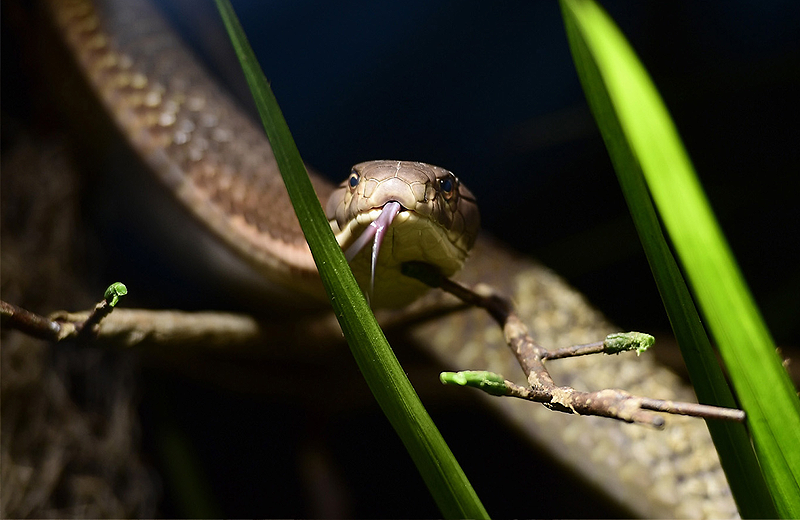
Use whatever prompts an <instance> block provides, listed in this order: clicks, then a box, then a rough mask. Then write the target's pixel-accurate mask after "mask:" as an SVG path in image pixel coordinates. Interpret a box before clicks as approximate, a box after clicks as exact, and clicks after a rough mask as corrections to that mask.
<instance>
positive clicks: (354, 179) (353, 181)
mask: <svg viewBox="0 0 800 520" xmlns="http://www.w3.org/2000/svg"><path fill="white" fill-rule="evenodd" d="M360 179H361V176H360V175H359V174H358V172H357V171H355V170H353V171H352V172H350V177H349V178H348V179H347V185H348V186H350V189H351V190H352V189H355V187H356V186H358V181H359V180H360Z"/></svg>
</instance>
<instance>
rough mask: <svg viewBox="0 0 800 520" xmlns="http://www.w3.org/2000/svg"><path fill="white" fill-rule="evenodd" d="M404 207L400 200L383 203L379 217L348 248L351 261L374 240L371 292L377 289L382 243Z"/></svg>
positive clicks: (371, 263)
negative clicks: (376, 272) (376, 281)
mask: <svg viewBox="0 0 800 520" xmlns="http://www.w3.org/2000/svg"><path fill="white" fill-rule="evenodd" d="M402 209H404V208H403V207H402V206H401V205H400V203H399V202H397V201H394V200H392V201H389V202H387V203H386V204H384V205H383V209H381V214H380V215H378V218H376V219H375V220H373V221H372V222H370V223H369V225H368V226H367V228H366V229H365V230H364V231H363V232H362V233H361V236H359V237H358V239H356V241H355V242H353V244H352V245H351V246H350V247H349V248H347V251H346V252H345V258H347V261H348V262H350V261H351V260H352V259H353V258H355V256H356V255H357V254H358V253H359V252H360V251H361V250H362V249H364V247H365V246H366V245H367V243H369V242H370V241H372V256H371V258H370V270H369V271H370V276H369V294H370V295H371V294H372V293H373V291H374V289H375V269H376V267H377V265H378V255H379V254H380V249H381V244H383V239H384V237H385V236H386V231H387V230H388V229H389V226H391V225H392V222H393V221H394V218H395V217H396V216H397V214H398V213H400V211H401V210H402Z"/></svg>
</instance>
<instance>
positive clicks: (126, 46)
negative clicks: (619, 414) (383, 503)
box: [51, 0, 736, 518]
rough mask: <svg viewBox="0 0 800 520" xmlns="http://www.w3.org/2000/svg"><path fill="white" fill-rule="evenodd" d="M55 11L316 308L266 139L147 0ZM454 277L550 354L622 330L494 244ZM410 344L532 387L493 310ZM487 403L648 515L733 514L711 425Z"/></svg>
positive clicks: (128, 116)
mask: <svg viewBox="0 0 800 520" xmlns="http://www.w3.org/2000/svg"><path fill="white" fill-rule="evenodd" d="M51 4H52V5H51V7H52V11H53V14H54V19H55V20H56V25H57V26H58V27H59V28H60V30H61V32H62V34H63V37H64V40H65V41H66V43H67V45H68V47H69V48H70V49H71V50H72V52H73V53H74V55H75V56H76V61H77V62H78V64H79V66H80V67H81V68H82V70H83V71H84V73H85V75H86V76H87V78H88V80H89V83H90V84H91V85H92V87H93V89H94V91H95V92H96V94H97V95H98V97H99V98H100V99H101V101H102V102H103V104H104V105H105V107H106V109H107V110H108V111H109V112H110V113H111V114H112V116H113V119H114V120H115V122H116V124H117V125H118V126H119V127H120V129H121V130H122V132H123V134H124V135H125V136H126V138H127V139H128V141H129V143H130V144H131V146H132V147H133V148H134V149H135V150H136V151H137V152H138V153H139V155H140V156H141V157H142V158H143V159H144V160H145V162H146V163H147V164H148V165H149V166H150V167H151V169H152V170H153V173H154V174H155V175H156V176H157V177H159V178H160V179H161V181H162V182H163V183H165V184H166V185H167V186H168V187H169V188H170V190H171V191H172V193H174V195H175V197H176V198H177V199H178V200H180V201H181V203H182V204H183V205H184V206H186V207H187V208H188V209H189V210H190V212H191V213H192V215H193V216H194V217H195V218H196V219H197V220H199V221H200V222H201V223H203V224H204V225H205V227H207V228H208V230H209V231H210V232H212V233H214V234H216V235H217V236H218V237H220V238H221V239H222V240H223V241H224V242H225V243H226V244H227V245H228V246H229V247H230V248H231V249H232V250H233V251H234V252H235V253H237V254H238V255H239V256H240V257H242V258H243V259H245V260H247V261H248V263H249V264H250V265H251V266H253V267H254V268H255V269H256V270H257V271H258V272H259V273H260V274H261V275H262V276H263V277H265V278H266V279H267V280H268V281H269V282H271V283H273V284H277V285H279V286H280V285H283V286H286V285H288V286H291V287H292V288H294V290H295V291H296V292H297V293H298V294H300V295H301V297H303V298H318V297H319V292H318V290H317V288H316V287H317V280H316V278H315V277H316V274H315V271H314V267H313V264H312V263H311V259H310V255H309V254H308V250H307V246H306V245H305V242H304V241H303V237H302V235H301V233H300V230H299V227H298V225H297V222H296V221H295V220H294V218H295V217H294V213H293V211H292V209H291V207H290V206H289V201H288V198H287V197H286V195H285V190H284V188H283V186H282V184H281V181H280V178H279V175H278V172H277V168H276V166H275V161H274V158H273V155H272V151H271V149H270V147H269V143H268V142H267V140H266V138H265V137H264V136H263V132H262V131H260V130H259V129H258V128H256V127H255V126H254V125H253V124H252V123H251V122H250V120H249V119H248V118H247V117H246V116H245V115H243V114H241V113H240V111H239V109H238V108H237V107H236V106H235V105H234V104H233V103H232V102H231V101H230V100H229V99H228V97H227V95H226V94H225V93H224V92H223V91H222V90H221V89H220V88H219V87H218V86H217V85H215V84H214V83H213V81H212V80H211V79H210V78H209V77H208V75H207V74H206V73H205V71H204V70H203V69H202V68H201V67H200V66H199V65H197V64H196V62H195V60H194V59H193V58H192V57H191V55H190V53H188V51H187V50H186V49H185V48H184V46H183V45H182V44H181V42H180V41H179V40H178V38H177V37H176V36H175V35H174V34H173V33H172V32H171V31H170V30H169V28H168V27H167V26H166V25H165V24H164V22H163V21H161V20H160V18H159V17H158V15H157V14H156V13H154V12H153V11H152V10H151V9H150V8H149V6H147V5H141V4H140V3H139V2H138V1H128V0H125V1H119V2H105V3H104V5H103V6H102V7H101V8H99V9H98V13H96V12H95V10H94V7H93V6H92V5H91V4H90V3H88V2H87V1H84V0H74V1H64V0H52V2H51ZM106 4H115V5H106ZM134 20H135V21H136V22H137V23H136V24H135V25H134V24H131V22H132V21H134ZM314 183H315V187H316V188H317V192H318V194H319V195H320V198H321V199H322V201H323V204H324V202H325V200H326V199H327V197H328V195H329V194H330V192H331V190H332V186H330V185H329V184H328V183H327V182H326V181H324V180H321V179H319V178H316V177H314ZM457 278H458V279H460V280H462V281H465V282H468V283H486V284H489V285H491V286H493V287H495V288H496V289H498V290H499V291H500V292H503V293H506V294H510V295H512V297H513V300H514V302H515V303H516V305H517V308H518V311H519V314H520V317H521V318H522V320H523V321H524V322H526V323H527V324H528V325H529V327H530V328H531V332H532V334H533V335H534V337H535V338H536V339H537V340H538V342H539V343H540V344H542V345H546V346H548V347H551V348H552V347H560V346H566V345H571V344H579V343H588V342H592V341H596V340H598V339H600V338H603V337H604V336H605V335H606V334H607V333H609V332H612V331H614V330H615V329H614V328H613V327H612V326H611V325H610V324H609V323H608V322H606V321H605V319H604V318H603V317H602V316H601V315H600V314H599V313H598V312H597V311H595V310H594V309H592V308H591V307H590V306H589V305H588V304H587V303H586V302H585V301H584V299H583V298H582V297H581V296H580V295H579V294H578V293H577V292H575V291H574V290H573V289H571V288H570V287H568V286H567V285H566V284H565V283H564V282H563V281H562V280H561V279H560V278H559V277H558V276H556V275H555V274H553V273H552V272H550V271H548V270H547V269H546V268H544V267H542V266H541V265H539V264H537V263H535V262H533V261H531V260H529V259H524V258H519V257H517V256H515V255H514V254H512V253H510V252H508V251H506V250H505V249H504V248H503V247H502V246H501V245H500V244H497V243H495V242H492V241H491V240H490V239H488V238H486V237H481V238H479V239H478V242H477V244H476V247H475V250H474V252H473V253H472V255H471V258H470V259H469V260H468V262H467V264H466V266H465V269H464V271H463V272H462V273H461V274H459V275H458V276H457ZM409 334H410V335H411V337H412V338H414V341H415V342H416V343H417V345H418V346H419V347H420V348H423V349H425V350H427V351H429V352H432V353H434V354H435V355H436V356H437V357H438V358H439V359H440V360H441V362H442V363H443V364H444V365H445V366H446V367H448V368H451V369H454V370H462V369H481V370H483V369H485V370H492V371H495V372H499V373H501V374H503V375H505V376H506V377H509V378H513V379H517V380H523V379H522V377H521V374H520V371H519V368H516V362H515V361H514V359H513V356H512V355H511V354H510V352H509V351H508V350H507V349H506V348H505V347H504V346H503V342H502V338H501V333H500V330H499V329H498V327H497V326H496V325H495V324H494V322H492V321H491V319H490V318H489V317H488V316H487V315H486V314H485V313H483V312H482V311H478V310H472V311H468V312H463V313H458V314H454V315H451V316H449V317H445V318H439V319H436V320H433V321H430V322H427V323H425V324H421V325H415V326H413V328H412V329H411V330H410V332H409ZM549 366H550V368H551V370H552V373H553V375H554V377H555V378H556V381H557V382H558V383H559V384H565V385H571V386H574V387H576V388H579V389H583V390H597V389H600V388H606V387H616V388H623V389H625V390H627V391H630V392H632V393H636V394H640V395H645V396H649V397H655V398H660V399H679V400H692V399H693V394H692V392H691V390H690V389H689V388H687V387H686V386H684V385H682V384H681V383H680V381H679V380H678V378H677V377H676V376H674V375H673V374H672V373H670V372H669V371H667V370H666V369H664V368H662V367H659V366H657V365H656V364H655V363H654V362H652V361H651V360H650V359H649V358H648V357H647V356H645V357H641V358H637V357H636V356H634V355H622V356H615V357H606V358H603V359H599V358H597V357H586V358H577V359H572V360H564V361H555V362H551V363H550V364H549ZM488 399H489V404H490V405H491V406H494V407H497V408H498V409H500V410H501V411H502V413H504V414H505V415H506V416H507V417H508V418H509V420H511V421H513V422H514V423H516V424H518V425H519V426H520V428H521V430H523V432H524V433H525V434H526V435H527V436H528V437H529V438H530V439H531V440H532V441H533V442H535V443H536V444H537V445H538V446H540V447H541V449H545V450H548V451H550V452H551V453H552V454H553V456H554V457H556V458H557V459H559V460H561V461H562V462H563V463H564V464H566V465H568V466H570V467H572V468H573V469H574V471H576V472H579V473H581V474H582V475H583V476H584V477H585V478H586V479H588V480H591V481H592V482H594V483H595V484H596V485H597V486H598V487H599V488H601V489H603V490H604V491H605V492H606V493H608V494H609V495H610V496H612V497H614V498H616V499H617V500H619V501H620V502H622V503H624V504H625V505H626V506H627V507H629V508H630V509H631V510H633V511H635V512H637V513H638V514H640V515H642V516H650V517H714V518H723V517H731V516H735V515H736V508H735V506H734V504H733V500H732V498H731V495H730V491H729V489H728V486H727V483H726V481H725V477H724V475H723V473H722V470H721V468H720V466H719V461H718V458H717V455H716V453H715V451H714V448H713V445H712V443H711V440H710V437H709V435H708V432H707V430H706V428H705V425H704V423H703V422H702V421H701V420H698V419H689V418H683V417H668V418H667V428H666V430H665V431H663V432H657V431H652V430H648V429H645V428H643V427H639V426H633V425H628V424H623V423H620V422H618V421H613V420H609V419H603V418H597V417H590V418H583V417H576V416H570V415H566V414H561V413H556V412H551V411H548V410H546V409H545V408H543V407H541V406H538V405H532V404H531V403H526V402H522V401H517V400H513V399H498V398H488Z"/></svg>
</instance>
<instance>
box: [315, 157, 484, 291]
mask: <svg viewBox="0 0 800 520" xmlns="http://www.w3.org/2000/svg"><path fill="white" fill-rule="evenodd" d="M389 208H391V213H392V215H391V216H389V215H387V212H386V211H385V210H388V209H389ZM326 214H327V217H328V220H329V222H330V224H331V227H332V229H333V231H334V234H335V235H336V238H337V240H338V241H339V245H340V246H341V247H342V249H344V250H345V252H346V255H347V257H348V260H349V261H350V262H351V264H350V265H351V267H352V268H353V272H354V273H355V275H356V279H358V280H359V283H360V284H361V286H362V288H365V287H370V289H371V291H370V292H372V297H371V303H372V304H373V305H376V306H401V305H405V304H406V303H408V302H410V301H412V300H414V299H416V298H417V297H418V296H419V295H421V294H422V293H424V292H425V289H426V288H425V286H423V285H422V284H421V283H419V282H416V281H415V280H412V279H410V278H408V277H405V276H403V275H402V274H400V266H401V264H403V263H404V262H409V261H418V262H425V263H427V264H430V265H433V266H436V267H437V268H438V269H439V270H440V271H441V272H442V273H443V274H444V275H445V276H451V275H453V274H454V273H455V272H456V271H458V270H459V269H460V268H461V266H462V265H463V264H464V261H465V260H466V258H467V255H468V253H469V250H470V249H471V248H472V245H473V244H474V243H475V239H476V238H477V234H478V228H479V227H480V216H479V212H478V207H477V205H476V203H475V197H474V196H473V195H472V193H470V191H469V190H468V189H467V188H466V187H465V186H464V185H463V184H461V183H460V182H459V180H458V178H457V177H456V176H455V175H453V173H452V172H450V171H448V170H445V169H444V168H440V167H438V166H432V165H429V164H425V163H421V162H410V161H370V162H364V163H360V164H357V165H355V166H354V167H353V169H352V171H351V172H350V175H349V176H348V178H347V179H345V180H344V182H342V183H341V184H340V185H339V187H338V188H337V189H336V190H335V191H334V192H333V193H332V194H331V197H330V199H329V200H328V204H327V208H326ZM384 228H385V229H384ZM383 234H385V240H383V237H382V235H383ZM373 237H377V240H376V242H375V243H376V245H377V247H376V246H375V245H374V246H373V252H374V254H373V255H370V254H369V248H366V247H365V246H366V244H367V243H370V241H371V240H372V239H373ZM381 241H382V243H383V245H382V246H381ZM367 280H369V284H367Z"/></svg>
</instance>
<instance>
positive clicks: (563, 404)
mask: <svg viewBox="0 0 800 520" xmlns="http://www.w3.org/2000/svg"><path fill="white" fill-rule="evenodd" d="M403 272H404V273H405V274H406V275H407V276H413V277H415V278H417V279H419V280H421V281H423V282H425V283H427V284H428V285H431V286H432V287H440V288H441V289H442V290H444V291H446V292H448V293H450V294H453V295H454V296H456V297H458V298H460V299H461V300H463V301H464V302H466V303H469V304H471V305H475V306H477V307H481V308H483V309H485V310H486V311H487V312H489V314H490V315H491V316H492V317H493V318H494V319H495V320H496V321H497V322H498V324H499V325H500V327H501V328H502V329H503V333H504V335H505V339H506V343H507V344H508V346H509V347H510V348H511V350H512V352H514V355H515V356H516V358H517V362H518V363H519V364H520V366H521V367H522V369H523V371H524V372H525V374H526V375H527V378H528V385H529V387H527V388H526V387H522V386H519V385H516V384H515V383H512V382H511V381H508V380H502V376H499V375H497V374H490V375H488V376H487V375H486V374H487V373H485V372H478V373H476V374H479V376H478V377H477V378H475V379H473V380H472V381H471V382H466V380H467V378H466V377H459V376H462V374H466V373H458V374H455V375H454V374H443V375H442V381H443V382H456V383H457V384H462V385H463V384H467V385H469V386H476V387H479V388H481V389H483V390H485V391H487V392H489V393H491V394H494V395H507V396H512V397H518V398H521V399H527V400H531V401H536V402H539V403H542V404H544V405H545V406H547V407H548V408H550V409H552V410H557V411H561V412H566V413H576V414H580V415H599V416H602V417H610V418H613V419H617V420H621V421H625V422H629V423H637V424H644V425H648V426H652V427H654V428H663V427H664V424H665V421H664V418H663V417H661V416H659V415H657V414H656V413H653V412H665V413H670V414H682V415H692V416H696V417H704V418H709V419H722V420H735V421H743V420H744V418H745V415H744V412H743V411H741V410H734V409H728V408H719V407H716V406H708V405H700V404H695V403H683V402H673V401H662V400H659V399H651V398H647V397H639V396H635V395H631V394H629V393H628V392H625V391H624V390H618V389H605V390H599V391H596V392H581V391H578V390H575V389H574V388H572V387H568V386H558V385H556V384H555V382H554V381H553V379H552V377H551V376H550V372H549V371H548V370H547V368H546V367H545V365H544V362H545V360H548V359H559V358H565V357H574V356H582V355H587V354H594V353H606V354H616V353H619V352H620V351H622V350H629V349H631V346H630V343H629V342H628V343H627V344H626V346H624V347H623V348H620V344H621V342H626V341H628V339H630V338H631V337H633V338H634V346H633V349H636V350H637V352H641V351H643V350H645V349H646V348H647V347H648V346H649V345H651V344H652V337H650V336H648V335H646V334H641V333H630V334H623V335H611V336H609V337H607V338H606V340H605V341H602V342H598V343H592V344H589V345H578V346H574V347H567V348H563V349H558V350H554V351H548V350H547V349H545V348H544V347H542V346H541V345H538V344H537V343H536V342H535V341H534V340H533V338H532V337H531V336H530V334H528V328H527V327H526V326H525V324H524V323H522V321H521V320H520V319H519V317H518V316H517V315H516V313H515V312H514V310H513V307H512V305H511V304H510V302H509V301H508V300H506V299H505V298H502V297H500V296H498V295H497V294H495V293H488V294H478V293H476V292H475V291H473V290H471V289H469V288H467V287H465V286H463V285H461V284H459V283H457V282H454V281H452V280H450V279H448V278H446V277H444V276H442V275H441V274H440V273H438V271H436V270H435V269H433V268H431V267H430V266H428V265H426V264H417V263H410V264H406V265H404V269H403ZM623 337H624V338H625V339H624V340H623V339H622V338H623Z"/></svg>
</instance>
